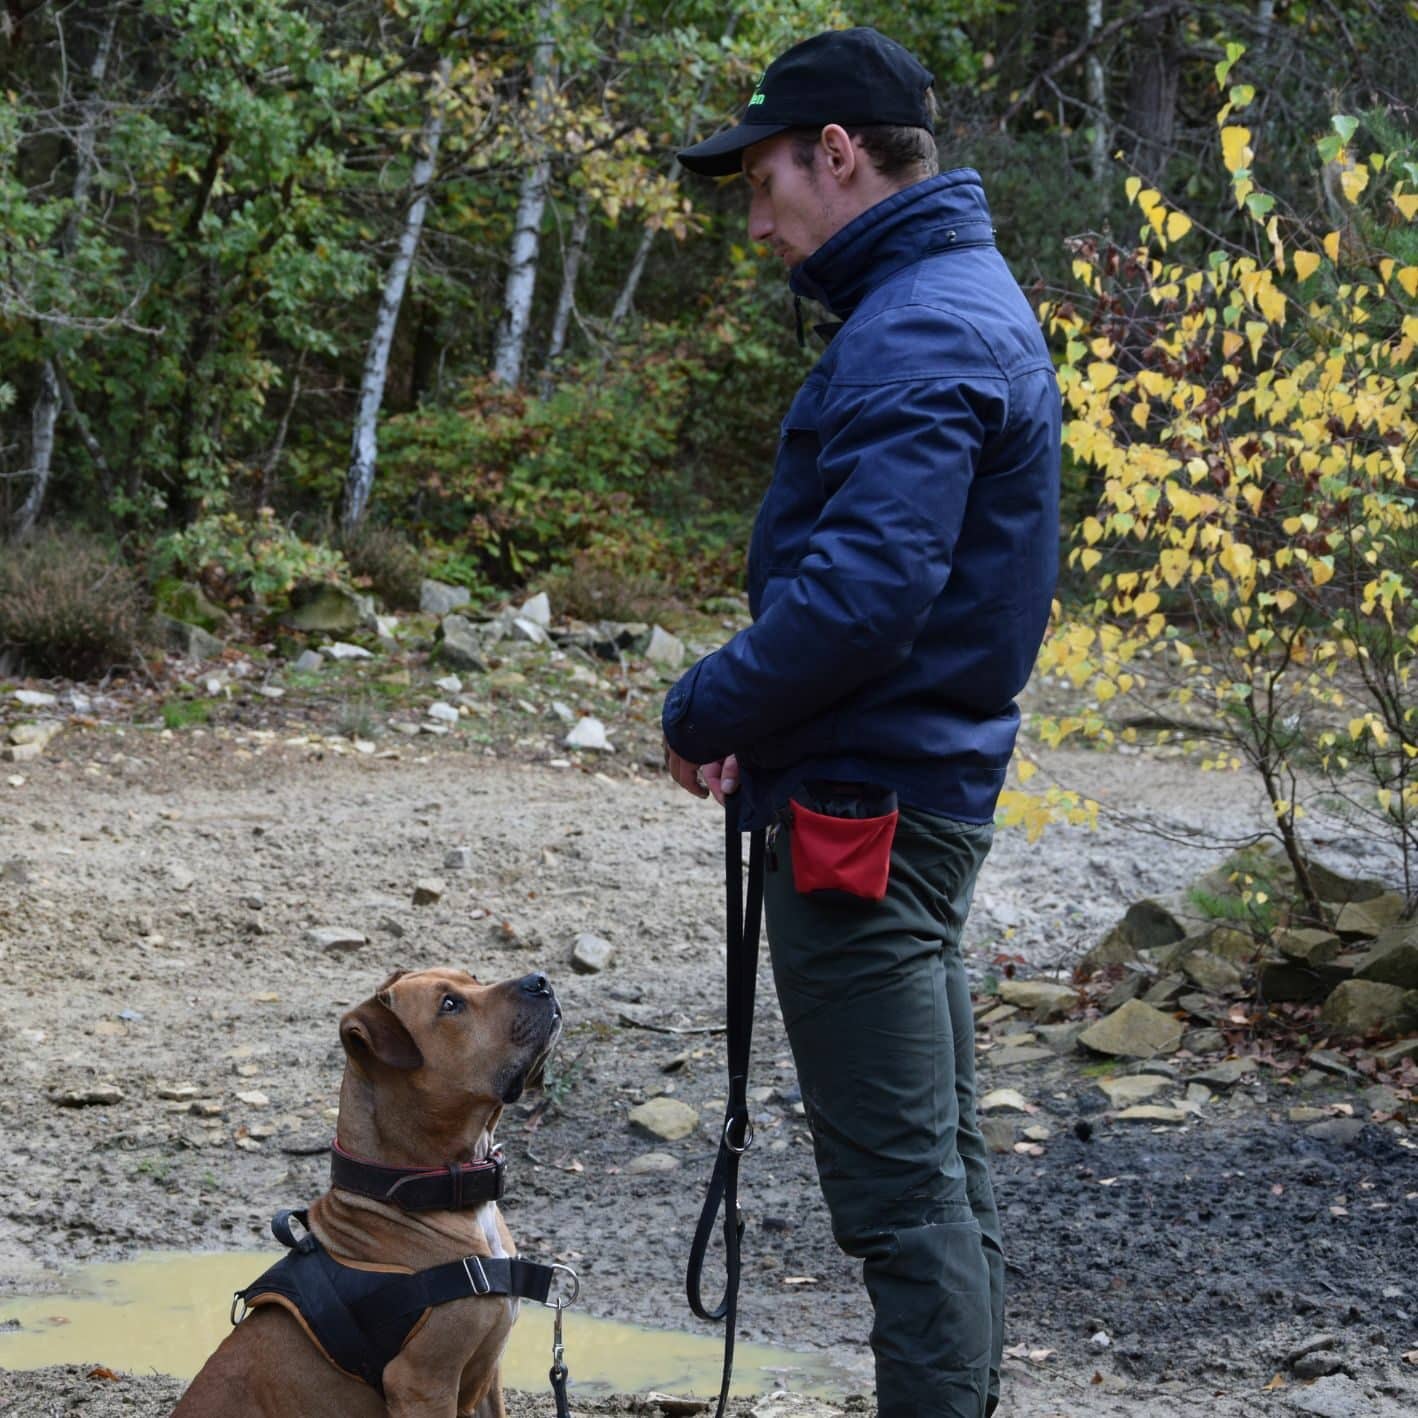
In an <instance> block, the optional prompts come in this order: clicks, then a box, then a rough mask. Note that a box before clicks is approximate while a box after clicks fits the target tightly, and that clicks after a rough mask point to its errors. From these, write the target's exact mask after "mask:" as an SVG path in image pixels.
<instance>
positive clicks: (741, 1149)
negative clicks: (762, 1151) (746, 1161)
mask: <svg viewBox="0 0 1418 1418" xmlns="http://www.w3.org/2000/svg"><path fill="white" fill-rule="evenodd" d="M737 1121H738V1120H737V1119H736V1118H734V1117H732V1116H730V1117H727V1118H725V1119H724V1146H725V1147H727V1148H728V1149H729V1151H730V1152H732V1153H733V1154H734V1155H735V1156H736V1157H742V1156H743V1155H744V1153H745V1152H747V1151H748V1149H749V1148H750V1147H752V1146H753V1119H752V1118H745V1119H744V1120H743V1141H742V1142H741V1143H740V1144H739V1145H738V1146H737V1147H735V1146H734V1144H733V1143H732V1142H731V1141H730V1140H729V1129H730V1128H731V1127H733V1125H734V1123H735V1122H737Z"/></svg>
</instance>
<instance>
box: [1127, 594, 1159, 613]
mask: <svg viewBox="0 0 1418 1418" xmlns="http://www.w3.org/2000/svg"><path fill="white" fill-rule="evenodd" d="M1161 604H1162V598H1161V597H1160V596H1159V595H1158V594H1157V592H1156V591H1144V592H1143V593H1142V594H1141V595H1140V596H1139V597H1138V598H1137V599H1136V600H1135V601H1134V602H1133V603H1132V612H1133V614H1134V615H1135V616H1136V617H1137V618H1138V619H1139V620H1141V619H1142V617H1143V616H1145V615H1151V614H1152V612H1153V611H1155V610H1156V609H1157V607H1158V606H1160V605H1161Z"/></svg>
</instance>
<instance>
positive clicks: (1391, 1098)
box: [1359, 1083, 1403, 1117]
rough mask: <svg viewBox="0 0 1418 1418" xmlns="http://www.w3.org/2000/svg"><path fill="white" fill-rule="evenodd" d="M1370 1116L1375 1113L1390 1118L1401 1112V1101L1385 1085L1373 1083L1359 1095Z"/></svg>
mask: <svg viewBox="0 0 1418 1418" xmlns="http://www.w3.org/2000/svg"><path fill="white" fill-rule="evenodd" d="M1359 1096H1360V1097H1361V1098H1362V1099H1363V1100H1364V1106H1365V1107H1366V1108H1367V1109H1368V1110H1369V1114H1370V1116H1372V1115H1373V1114H1375V1113H1380V1114H1384V1115H1386V1116H1389V1117H1392V1116H1394V1115H1395V1114H1396V1113H1400V1112H1402V1111H1403V1100H1402V1099H1401V1098H1400V1097H1399V1096H1398V1094H1397V1093H1395V1092H1394V1091H1393V1089H1392V1088H1390V1087H1388V1086H1387V1084H1383V1083H1374V1084H1371V1085H1370V1086H1369V1087H1368V1088H1366V1089H1364V1091H1363V1092H1362V1093H1360V1095H1359Z"/></svg>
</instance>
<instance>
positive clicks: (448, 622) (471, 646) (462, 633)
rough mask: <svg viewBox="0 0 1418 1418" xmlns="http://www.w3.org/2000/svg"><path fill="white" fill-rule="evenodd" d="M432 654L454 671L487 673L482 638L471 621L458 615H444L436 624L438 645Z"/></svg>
mask: <svg viewBox="0 0 1418 1418" xmlns="http://www.w3.org/2000/svg"><path fill="white" fill-rule="evenodd" d="M434 654H435V655H436V656H437V657H438V659H439V660H440V661H441V662H442V663H443V664H445V665H451V666H452V667H453V668H454V669H455V670H471V671H473V672H474V673H475V674H486V673H487V660H486V659H485V658H484V645H483V638H482V636H481V635H480V634H479V632H478V628H477V626H475V625H474V624H473V622H472V621H470V620H466V619H464V617H462V616H460V615H445V616H444V617H443V619H442V620H441V621H439V623H438V643H437V646H436V647H435V649H434Z"/></svg>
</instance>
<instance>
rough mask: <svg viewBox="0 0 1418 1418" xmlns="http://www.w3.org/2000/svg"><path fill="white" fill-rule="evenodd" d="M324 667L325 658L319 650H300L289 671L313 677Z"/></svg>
mask: <svg viewBox="0 0 1418 1418" xmlns="http://www.w3.org/2000/svg"><path fill="white" fill-rule="evenodd" d="M324 667H325V657H324V655H322V654H321V653H320V652H319V650H302V651H301V652H300V654H299V655H297V656H296V657H295V661H294V663H293V664H292V665H291V669H293V670H296V671H297V672H298V673H300V674H303V675H313V674H315V673H316V672H317V671H319V670H322V669H323V668H324Z"/></svg>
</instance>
